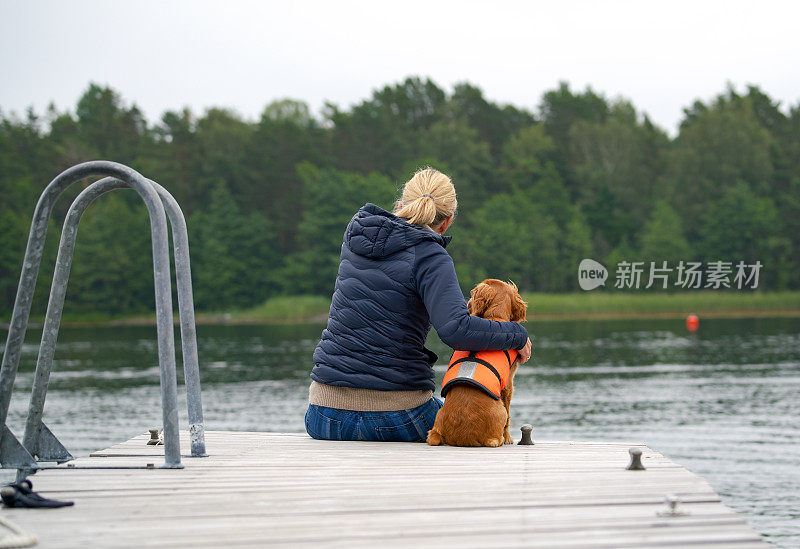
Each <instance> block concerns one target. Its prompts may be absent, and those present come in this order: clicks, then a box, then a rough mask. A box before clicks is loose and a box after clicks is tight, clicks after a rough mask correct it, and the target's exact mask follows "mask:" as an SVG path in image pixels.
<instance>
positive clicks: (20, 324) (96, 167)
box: [0, 160, 182, 468]
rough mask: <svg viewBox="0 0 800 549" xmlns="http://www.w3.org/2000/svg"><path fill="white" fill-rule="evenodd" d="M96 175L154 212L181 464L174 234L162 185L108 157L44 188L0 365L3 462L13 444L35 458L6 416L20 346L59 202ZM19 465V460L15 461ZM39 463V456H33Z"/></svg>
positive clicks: (168, 430) (167, 374) (175, 457)
mask: <svg viewBox="0 0 800 549" xmlns="http://www.w3.org/2000/svg"><path fill="white" fill-rule="evenodd" d="M92 176H111V177H115V178H117V179H120V180H122V181H125V182H127V183H128V184H130V186H131V188H133V189H134V190H135V191H136V192H137V193H138V194H139V195H140V196H141V197H142V199H143V200H144V203H145V206H146V207H147V210H148V213H149V214H150V232H151V235H152V247H153V275H154V279H155V294H156V295H155V302H156V317H157V319H156V326H157V327H156V330H157V334H158V358H159V365H160V371H161V394H162V415H163V420H164V455H165V456H164V457H165V467H170V468H180V467H182V466H181V464H180V460H181V457H180V445H179V440H178V410H177V404H176V402H177V391H178V388H177V379H176V372H175V339H174V334H173V331H172V293H171V286H170V276H169V267H170V265H169V236H168V233H167V220H166V214H165V211H164V205H163V204H162V201H161V199H160V198H159V196H158V192H157V191H156V188H155V187H154V186H153V185H152V184H151V183H150V181H149V180H147V179H146V178H145V177H143V176H142V175H141V174H139V173H138V172H137V171H135V170H133V169H131V168H129V167H128V166H124V165H122V164H118V163H116V162H109V161H105V160H95V161H91V162H84V163H82V164H78V165H76V166H73V167H71V168H68V169H66V170H64V171H63V172H61V173H60V174H59V175H58V176H56V177H55V179H53V180H52V181H51V182H50V184H49V185H47V187H46V188H45V190H44V191H43V192H42V194H41V196H40V197H39V201H38V202H37V204H36V209H35V210H34V214H33V219H32V221H31V229H30V233H29V234H28V243H27V246H26V248H25V256H24V259H23V262H22V271H21V273H20V282H19V286H18V287H17V296H16V299H15V301H14V309H13V312H12V314H11V322H10V325H9V330H8V338H7V339H6V346H5V351H4V353H3V360H2V365H1V366H0V427H2V429H0V462H2V464H3V465H4V466H6V461H10V460H8V459H7V458H6V457H4V455H3V452H5V451H7V450H9V449H11V450H13V452H14V461H21V462H24V463H23V464H24V465H27V464H29V463H31V462H33V460H32V457H31V456H30V455H27V456H25V455H24V454H26V453H27V452H25V450H24V448H22V447H21V445H20V444H19V442H18V441H17V440H16V438H15V437H14V435H13V434H12V433H11V431H10V430H9V429H8V427H7V425H6V420H7V418H8V409H9V406H10V404H11V393H12V390H13V388H14V380H15V379H16V375H17V369H18V367H19V358H20V349H21V347H22V342H23V340H24V339H25V332H26V331H27V327H28V318H29V316H30V310H31V303H32V301H33V293H34V290H35V286H36V278H37V277H38V274H39V267H40V265H41V261H42V252H43V249H44V240H45V236H46V234H47V226H48V223H49V220H50V214H51V213H52V210H53V206H54V204H55V202H56V199H58V197H59V196H60V195H61V193H62V192H63V191H64V190H65V189H66V188H67V187H69V186H71V185H72V184H74V183H76V182H78V181H80V180H82V179H85V178H87V177H92ZM11 465H13V466H15V467H16V466H17V465H18V464H16V463H12V464H11ZM33 465H34V466H35V462H33Z"/></svg>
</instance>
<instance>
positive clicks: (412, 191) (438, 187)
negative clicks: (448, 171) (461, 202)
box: [394, 166, 458, 227]
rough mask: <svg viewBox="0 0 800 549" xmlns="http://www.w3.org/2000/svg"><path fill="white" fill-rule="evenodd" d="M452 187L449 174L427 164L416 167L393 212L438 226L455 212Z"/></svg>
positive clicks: (431, 225)
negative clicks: (415, 171)
mask: <svg viewBox="0 0 800 549" xmlns="http://www.w3.org/2000/svg"><path fill="white" fill-rule="evenodd" d="M457 207H458V201H457V200H456V189H455V187H453V182H452V181H450V178H449V177H447V176H446V175H445V174H443V173H442V172H440V171H439V170H434V169H433V168H431V167H430V166H428V167H427V168H423V169H421V170H418V171H417V173H415V174H414V177H412V178H411V179H409V180H408V182H407V183H406V184H405V186H404V187H403V195H402V196H401V197H400V200H398V201H397V203H396V204H395V211H394V214H395V215H396V216H397V217H402V218H404V219H407V220H408V222H409V223H412V224H414V225H421V226H423V227H438V226H439V225H441V224H442V222H443V221H444V220H445V219H447V218H448V217H450V216H451V215H454V214H455V213H456V208H457Z"/></svg>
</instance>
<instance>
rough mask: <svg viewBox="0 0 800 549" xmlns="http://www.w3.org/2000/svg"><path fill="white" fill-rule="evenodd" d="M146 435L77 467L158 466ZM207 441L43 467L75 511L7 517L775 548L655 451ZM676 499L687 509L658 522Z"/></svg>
mask: <svg viewBox="0 0 800 549" xmlns="http://www.w3.org/2000/svg"><path fill="white" fill-rule="evenodd" d="M148 438H149V437H148V436H147V435H140V436H137V437H134V438H132V439H130V440H128V441H125V442H123V443H121V444H117V445H114V446H112V447H111V448H107V449H105V450H102V451H100V452H97V453H95V454H93V457H88V458H81V459H78V460H75V461H74V464H75V465H76V466H78V467H80V466H122V465H124V466H139V467H141V466H143V465H145V464H146V463H156V464H157V465H160V464H161V462H162V461H163V447H159V446H146V441H147V439H148ZM181 438H182V445H183V447H188V439H187V437H186V434H185V433H182V437H181ZM206 444H207V448H208V451H209V453H210V454H211V457H208V458H194V459H192V458H185V459H184V465H185V467H186V468H185V469H182V470H164V469H151V470H148V469H80V468H75V469H66V468H65V467H64V466H62V467H60V468H59V469H58V470H47V471H42V472H40V473H38V474H37V475H35V476H34V477H32V480H33V481H34V483H35V487H36V490H38V491H41V492H42V493H44V494H46V495H49V496H51V497H55V498H61V499H74V500H75V502H76V505H75V506H74V507H71V508H65V509H59V510H56V511H51V512H48V513H47V520H46V521H42V520H41V518H40V517H41V516H42V515H41V514H39V513H41V512H39V511H32V510H24V509H6V510H4V516H8V517H9V518H10V519H11V520H14V521H15V522H17V523H18V524H20V525H21V526H22V527H23V528H25V529H27V530H29V531H31V532H33V533H36V534H37V535H38V536H39V537H40V545H41V546H42V547H85V546H87V545H94V546H103V547H131V546H144V547H148V546H159V547H181V546H188V545H192V546H200V547H208V546H242V547H247V546H265V545H278V546H281V545H290V546H292V547H295V546H298V547H303V546H307V545H308V546H310V545H313V546H314V547H319V546H325V547H339V546H342V547H345V546H346V547H361V546H371V547H374V546H375V545H376V544H378V543H379V544H381V545H386V546H387V547H404V546H419V545H437V546H443V547H449V546H458V547H473V546H475V547H477V546H482V547H515V546H519V547H574V548H583V547H667V546H673V547H674V546H680V547H692V546H702V547H706V548H707V547H715V546H717V547H723V546H730V545H731V544H735V545H736V547H764V545H763V544H762V543H761V541H760V537H759V536H758V535H757V534H756V533H755V532H753V531H752V529H750V527H749V526H748V525H747V523H746V522H745V521H744V520H743V519H742V517H740V516H738V515H736V514H735V513H733V512H732V511H731V510H730V509H728V508H727V507H725V506H724V505H723V504H722V503H721V502H720V501H719V498H718V496H717V495H716V494H715V493H714V491H713V489H712V488H711V487H710V486H709V485H708V483H707V482H706V481H705V480H703V479H701V478H699V477H697V476H696V475H693V474H692V473H690V472H689V471H686V470H685V469H683V468H681V467H679V466H678V465H676V464H674V463H672V462H670V461H669V460H668V459H667V458H665V457H664V456H662V455H661V454H658V453H657V452H653V451H652V450H650V449H649V448H647V447H646V446H642V445H636V446H637V447H639V448H640V449H641V450H642V451H643V457H644V458H645V464H646V465H647V467H648V469H647V470H646V471H626V470H625V468H624V467H625V465H626V464H627V449H628V448H629V447H630V446H633V445H631V444H628V443H605V442H573V441H568V442H558V441H537V444H536V445H535V446H528V447H523V446H506V447H503V448H497V449H493V448H451V447H435V448H432V447H428V446H427V445H424V444H400V443H396V444H395V443H353V442H347V443H341V442H329V441H316V440H312V439H310V438H309V437H308V436H306V435H304V434H297V433H274V434H273V433H251V432H215V431H209V432H207V434H206ZM101 456H102V457H101ZM667 493H675V494H678V495H679V497H680V499H681V500H682V501H683V503H682V504H681V508H682V509H683V510H684V511H686V512H687V513H688V514H687V515H684V516H677V517H662V516H659V515H658V514H657V513H658V512H659V511H662V510H663V509H664V508H665V507H664V504H663V499H664V496H665V495H666V494H667ZM37 514H38V516H37Z"/></svg>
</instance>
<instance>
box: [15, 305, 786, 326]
mask: <svg viewBox="0 0 800 549" xmlns="http://www.w3.org/2000/svg"><path fill="white" fill-rule="evenodd" d="M687 314H689V313H680V312H673V311H629V312H607V313H589V312H587V313H563V314H558V313H543V314H538V315H532V316H530V317H529V318H528V320H527V324H528V325H530V324H531V323H534V322H560V321H565V322H566V321H602V320H659V319H679V320H680V319H683V318H685V317H686V316H687ZM699 316H700V318H701V320H703V319H734V318H800V309H784V310H781V309H778V310H748V309H743V310H729V311H707V312H704V313H701V314H700V315H699ZM173 318H174V321H173V324H174V325H175V326H178V325H179V323H178V316H177V313H175V314H174V315H173ZM327 318H328V317H327V314H325V315H314V316H308V317H290V318H266V317H264V318H254V317H234V316H231V317H230V318H227V317H226V316H225V315H205V314H202V315H198V316H197V318H196V319H195V324H196V325H197V326H258V325H267V326H269V325H278V326H280V325H286V326H290V325H293V324H324V323H325V321H326V320H327ZM155 325H156V317H155V315H153V316H146V317H142V316H138V317H130V318H117V319H108V320H72V321H70V320H66V321H64V322H62V323H61V326H63V327H65V328H98V327H100V328H102V327H120V326H122V327H126V326H155ZM28 327H29V328H33V329H40V328H41V327H42V322H41V321H39V320H38V319H37V320H36V321H31V322H30V323H29V325H28ZM0 329H2V330H8V324H6V323H0Z"/></svg>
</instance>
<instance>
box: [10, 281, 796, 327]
mask: <svg viewBox="0 0 800 549" xmlns="http://www.w3.org/2000/svg"><path fill="white" fill-rule="evenodd" d="M522 296H523V298H524V299H525V300H526V301H528V303H529V310H528V322H529V323H533V322H558V321H573V320H586V321H594V320H638V319H641V320H645V319H682V318H686V316H687V315H689V314H696V315H698V316H699V317H700V319H701V320H702V319H710V318H716V319H719V318H770V317H773V318H800V291H791V292H773V293H747V294H745V293H721V292H710V291H707V292H677V293H671V294H630V293H627V294H626V293H596V294H588V293H580V294H578V293H565V294H542V293H523V294H522ZM329 309H330V298H328V297H322V296H284V297H275V298H272V299H269V300H268V301H266V302H265V303H263V304H261V305H258V306H255V307H252V308H250V309H241V310H230V311H216V312H198V313H197V314H196V324H197V325H198V326H209V325H212V326H213V325H259V324H264V325H292V324H323V323H325V321H326V320H327V318H328V310H329ZM9 316H10V315H9ZM173 318H174V321H175V324H176V325H177V321H178V315H177V312H173ZM43 320H44V318H43V316H42V315H36V316H34V317H32V320H31V322H30V323H29V327H31V328H37V327H38V328H40V327H41V324H42V321H43ZM155 323H156V317H155V313H150V314H144V315H142V314H139V315H130V316H119V317H112V316H107V315H103V314H85V315H82V314H65V315H64V316H63V317H62V323H61V325H62V326H66V327H97V326H152V325H155ZM7 329H8V324H7V317H6V316H4V317H0V330H7Z"/></svg>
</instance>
